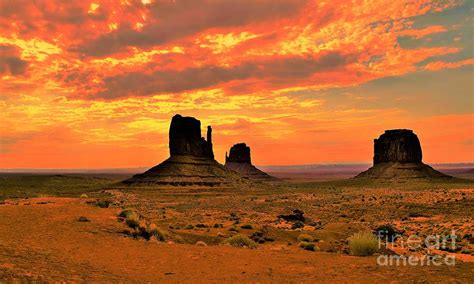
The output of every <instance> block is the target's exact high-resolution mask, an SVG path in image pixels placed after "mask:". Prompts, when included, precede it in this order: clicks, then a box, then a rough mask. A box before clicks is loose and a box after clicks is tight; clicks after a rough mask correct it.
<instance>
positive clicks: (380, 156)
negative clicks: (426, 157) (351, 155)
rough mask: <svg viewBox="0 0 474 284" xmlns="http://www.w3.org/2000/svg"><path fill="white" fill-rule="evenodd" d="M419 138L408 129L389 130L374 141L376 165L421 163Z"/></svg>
mask: <svg viewBox="0 0 474 284" xmlns="http://www.w3.org/2000/svg"><path fill="white" fill-rule="evenodd" d="M421 158H422V153H421V145H420V140H418V136H416V134H415V133H413V131H412V130H408V129H395V130H387V131H385V133H384V134H382V135H380V137H379V139H374V165H376V164H379V163H388V162H394V163H396V162H398V163H421Z"/></svg>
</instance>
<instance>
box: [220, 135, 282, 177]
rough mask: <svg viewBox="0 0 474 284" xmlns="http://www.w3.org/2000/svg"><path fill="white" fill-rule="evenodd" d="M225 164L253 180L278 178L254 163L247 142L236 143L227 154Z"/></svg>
mask: <svg viewBox="0 0 474 284" xmlns="http://www.w3.org/2000/svg"><path fill="white" fill-rule="evenodd" d="M225 166H226V167H227V168H228V169H231V170H233V171H236V172H238V173H239V174H240V175H241V176H243V177H245V178H248V179H250V180H253V181H277V180H278V179H277V178H275V177H272V176H271V175H269V174H267V173H265V172H263V171H261V170H259V169H257V168H256V167H255V166H254V165H252V160H251V158H250V147H248V146H247V145H246V144H245V143H238V144H235V145H234V146H232V147H231V148H230V151H229V156H227V153H226V156H225Z"/></svg>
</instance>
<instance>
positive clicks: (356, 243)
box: [348, 231, 378, 256]
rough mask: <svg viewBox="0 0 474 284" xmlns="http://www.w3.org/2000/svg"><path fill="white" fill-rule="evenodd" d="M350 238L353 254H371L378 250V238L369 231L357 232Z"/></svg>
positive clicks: (350, 249) (350, 247)
mask: <svg viewBox="0 0 474 284" xmlns="http://www.w3.org/2000/svg"><path fill="white" fill-rule="evenodd" d="M348 240H349V251H350V253H351V254H352V255H356V256H369V255H373V254H374V253H375V252H376V251H377V250H378V239H377V237H375V236H374V235H373V234H372V233H371V232H369V231H367V232H358V233H355V234H354V235H352V236H351V237H350V238H349V239H348Z"/></svg>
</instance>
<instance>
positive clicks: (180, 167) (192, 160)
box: [122, 114, 248, 187]
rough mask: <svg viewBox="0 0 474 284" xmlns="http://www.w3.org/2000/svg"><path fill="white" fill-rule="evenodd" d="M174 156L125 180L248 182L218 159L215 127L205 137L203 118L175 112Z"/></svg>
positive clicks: (151, 183) (141, 183)
mask: <svg viewBox="0 0 474 284" xmlns="http://www.w3.org/2000/svg"><path fill="white" fill-rule="evenodd" d="M169 150H170V157H169V158H168V159H167V160H165V161H164V162H162V163H161V164H159V165H157V166H155V167H153V168H151V169H149V170H148V171H146V172H144V173H142V174H138V175H134V176H133V177H131V178H129V179H127V180H124V181H122V184H125V185H127V186H132V187H166V186H190V187H234V186H235V185H237V184H240V185H242V184H247V183H248V181H245V180H244V179H242V178H241V177H240V176H239V175H238V174H237V173H235V172H233V171H231V170H228V169H227V168H226V167H224V166H223V165H221V164H219V163H218V162H217V161H216V160H214V152H213V150H212V128H211V127H210V126H208V127H207V140H206V139H204V138H203V137H201V122H200V121H199V120H197V119H195V118H194V117H183V116H181V115H179V114H177V115H175V116H173V118H172V119H171V125H170V130H169Z"/></svg>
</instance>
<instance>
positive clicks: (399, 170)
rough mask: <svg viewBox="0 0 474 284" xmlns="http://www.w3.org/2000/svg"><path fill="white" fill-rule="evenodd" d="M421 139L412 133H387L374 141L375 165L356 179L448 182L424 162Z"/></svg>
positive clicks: (388, 131)
mask: <svg viewBox="0 0 474 284" xmlns="http://www.w3.org/2000/svg"><path fill="white" fill-rule="evenodd" d="M422 156H423V155H422V151H421V144H420V140H419V139H418V136H416V134H415V133H413V131H412V130H409V129H394V130H386V131H385V133H384V134H382V135H380V137H379V138H378V139H374V165H373V166H372V167H371V168H370V169H368V170H367V171H365V172H362V173H360V174H358V175H357V176H356V178H362V177H366V178H375V179H410V178H429V179H437V178H449V177H450V176H448V175H445V174H443V173H440V172H438V171H436V170H434V169H433V168H432V167H430V166H428V165H426V164H424V163H423V162H422Z"/></svg>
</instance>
